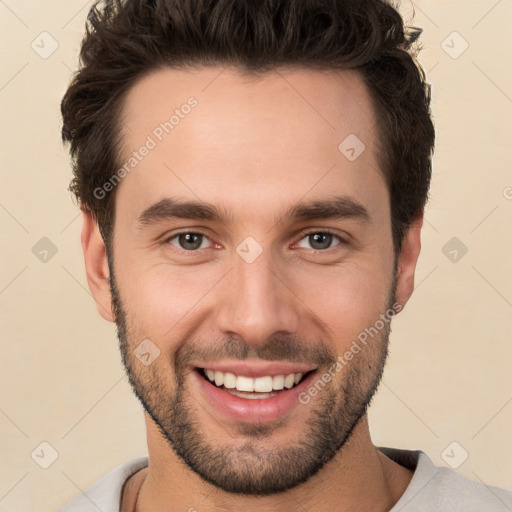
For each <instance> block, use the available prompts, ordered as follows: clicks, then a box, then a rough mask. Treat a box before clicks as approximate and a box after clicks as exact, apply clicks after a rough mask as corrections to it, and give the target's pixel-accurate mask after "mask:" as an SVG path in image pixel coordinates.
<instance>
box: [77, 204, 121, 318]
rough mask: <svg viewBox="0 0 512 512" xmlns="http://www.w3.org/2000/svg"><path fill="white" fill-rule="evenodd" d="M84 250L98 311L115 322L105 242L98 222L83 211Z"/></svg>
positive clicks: (90, 286)
mask: <svg viewBox="0 0 512 512" xmlns="http://www.w3.org/2000/svg"><path fill="white" fill-rule="evenodd" d="M82 221H83V224H82V251H83V253H84V260H85V272H86V274H87V283H88V284H89V289H90V290H91V293H92V295H93V297H94V300H95V301H96V307H97V308H98V313H99V314H100V315H101V316H102V317H103V318H104V319H105V320H108V321H109V322H114V321H115V320H114V313H113V311H112V295H111V293H110V271H109V268H108V259H107V251H106V248H105V243H104V242H103V238H102V236H101V233H100V231H99V229H98V223H97V222H96V221H95V220H94V218H93V217H92V215H91V214H90V213H87V212H84V211H82Z"/></svg>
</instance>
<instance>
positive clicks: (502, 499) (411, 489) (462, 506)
mask: <svg viewBox="0 0 512 512" xmlns="http://www.w3.org/2000/svg"><path fill="white" fill-rule="evenodd" d="M378 449H379V450H380V451H381V452H382V453H383V454H384V455H386V456H387V457H389V458H390V459H392V460H394V461H395V462H397V463H398V464H400V465H402V466H405V467H406V468H409V469H411V470H413V471H414V475H413V477H412V479H411V481H410V483H409V485H408V486H407V489H406V490H405V492H404V494H402V496H401V498H400V499H399V500H398V502H397V503H396V504H395V506H394V507H393V508H392V509H391V510H390V512H512V492H510V491H506V490H505V489H501V488H499V487H493V486H490V485H486V484H484V483H481V482H475V481H473V480H470V479H469V478H465V477H463V476H461V475H459V474H458V473H457V472H455V471H454V470H453V469H449V468H445V467H439V466H436V465H434V463H433V462H432V460H431V459H430V458H429V456H428V455H427V454H426V453H425V452H422V451H421V450H414V451H412V450H399V449H396V448H385V447H378ZM147 465H148V457H147V456H143V457H138V458H136V459H132V460H129V461H128V462H125V463H124V464H121V465H120V466H118V467H117V468H115V469H113V470H112V471H110V473H107V474H106V475H105V476H104V477H102V478H101V479H100V480H98V481H97V482H96V483H95V484H94V485H92V486H91V487H89V488H88V489H87V490H86V491H85V492H83V493H82V494H80V495H78V496H76V497H75V498H73V499H72V500H71V501H69V502H68V503H67V504H66V505H65V506H64V507H62V508H61V509H59V511H58V512H120V501H121V493H122V489H123V485H124V483H125V481H126V480H127V479H128V478H129V477H130V476H131V475H133V474H135V473H136V472H137V471H139V470H140V469H142V468H145V467H146V466H147Z"/></svg>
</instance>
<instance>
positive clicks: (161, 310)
mask: <svg viewBox="0 0 512 512" xmlns="http://www.w3.org/2000/svg"><path fill="white" fill-rule="evenodd" d="M120 268H121V265H120ZM120 273H121V271H120ZM213 274H214V272H213V273H212V271H207V270H198V267H193V266H189V267H188V268H187V267H183V266H182V267H171V266H169V265H168V264H162V263H155V264H154V265H152V264H151V263H149V264H148V262H147V261H146V262H145V263H144V265H140V264H139V265H137V263H136V262H133V261H132V262H130V263H128V264H125V265H124V272H123V275H122V277H121V275H119V276H118V275H117V273H116V277H117V280H118V283H119V288H120V294H121V297H122V299H123V304H124V306H125V308H126V310H127V311H128V312H129V316H130V317H131V319H132V320H134V319H137V322H138V325H135V326H134V327H136V328H137V329H138V330H143V331H144V335H145V336H147V337H149V338H151V337H153V338H154V339H155V340H162V341H163V340H164V339H165V340H169V339H174V338H176V337H177V336H179V332H181V331H182V330H183V328H185V326H186V324H187V322H188V320H189V318H191V317H192V315H193V312H194V311H196V309H195V308H200V304H201V302H202V300H203V299H204V298H205V296H206V294H207V293H208V291H209V290H210V289H211V288H213V287H214V285H215V283H216V281H218V276H216V275H213ZM171 331H172V334H171Z"/></svg>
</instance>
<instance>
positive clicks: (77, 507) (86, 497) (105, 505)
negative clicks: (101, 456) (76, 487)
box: [58, 455, 148, 512]
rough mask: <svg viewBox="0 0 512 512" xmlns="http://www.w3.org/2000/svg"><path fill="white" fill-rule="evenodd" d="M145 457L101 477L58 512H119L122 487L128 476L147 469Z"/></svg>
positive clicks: (146, 458) (122, 465) (124, 464)
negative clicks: (99, 511)
mask: <svg viewBox="0 0 512 512" xmlns="http://www.w3.org/2000/svg"><path fill="white" fill-rule="evenodd" d="M147 465H148V457H147V455H145V456H142V457H137V458H136V459H131V460H129V461H127V462H125V463H123V464H121V465H120V466H117V467H116V468H114V469H113V470H112V471H110V472H109V473H107V474H106V475H105V476H103V477H102V478H101V479H100V480H98V481H97V482H96V483H95V484H93V485H92V486H91V487H89V488H88V489H86V490H85V491H83V492H82V493H80V494H79V495H78V496H75V497H74V498H73V499H72V500H71V501H69V502H68V503H66V504H65V505H64V506H63V507H62V508H60V509H59V510H58V512H98V510H101V511H102V512H119V505H120V502H121V493H122V490H123V485H124V483H125V482H126V480H127V479H128V478H130V476H132V475H133V474H135V473H136V472H137V471H139V470H141V469H143V468H145V467H147Z"/></svg>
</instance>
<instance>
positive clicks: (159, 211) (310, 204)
mask: <svg viewBox="0 0 512 512" xmlns="http://www.w3.org/2000/svg"><path fill="white" fill-rule="evenodd" d="M172 219H190V220H207V221H210V222H216V223H221V224H228V223H229V222H230V221H232V219H233V215H232V213H231V212H228V211H227V210H226V209H225V208H218V207H217V206H215V205H213V204H211V203H206V202H203V201H189V200H186V201H184V200H180V199H177V198H169V197H167V198H164V199H162V200H160V201H158V202H157V203H155V204H153V205H152V206H149V207H148V208H146V209H145V210H144V211H143V212H142V213H141V214H140V215H139V216H138V218H137V222H138V224H139V227H141V228H142V227H146V226H151V225H155V224H159V223H161V222H165V221H168V220H172ZM329 219H333V220H334V219H339V220H342V219H352V220H356V221H359V222H362V223H366V224H367V223H370V222H371V221H372V217H371V215H370V213H369V212H368V210H367V208H366V207H365V206H363V205H362V204H361V203H359V202H358V201H356V200H354V199H352V198H350V197H348V196H333V197H330V198H326V199H317V200H308V201H301V202H299V203H297V204H295V205H292V206H291V207H289V208H288V209H287V210H286V211H285V212H284V213H283V214H281V215H277V216H275V217H274V219H273V220H274V222H275V224H283V223H285V222H294V221H295V222H298V221H307V220H329Z"/></svg>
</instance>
